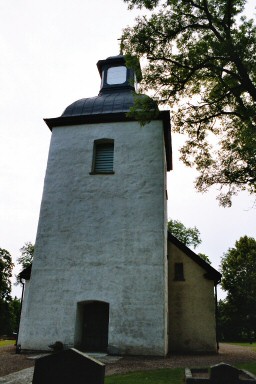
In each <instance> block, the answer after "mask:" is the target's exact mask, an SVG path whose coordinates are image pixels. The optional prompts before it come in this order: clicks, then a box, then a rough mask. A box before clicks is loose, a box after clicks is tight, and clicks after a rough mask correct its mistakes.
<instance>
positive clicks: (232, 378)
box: [210, 363, 240, 384]
mask: <svg viewBox="0 0 256 384" xmlns="http://www.w3.org/2000/svg"><path fill="white" fill-rule="evenodd" d="M239 373H240V370H239V369H237V368H235V367H232V366H231V365H228V364H223V363H221V364H217V365H214V366H213V367H211V373H210V382H211V383H214V384H215V383H216V384H227V383H230V384H231V383H232V384H238V383H239V382H240V380H239Z"/></svg>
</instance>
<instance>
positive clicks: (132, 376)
mask: <svg viewBox="0 0 256 384" xmlns="http://www.w3.org/2000/svg"><path fill="white" fill-rule="evenodd" d="M236 367H237V368H239V369H245V370H246V371H249V372H251V373H253V374H254V375H256V362H255V363H254V362H250V363H243V364H237V365H236ZM184 374H185V368H175V369H155V370H152V371H143V372H132V373H126V374H124V375H113V376H107V377H106V378H105V384H138V383H140V384H170V383H172V384H184Z"/></svg>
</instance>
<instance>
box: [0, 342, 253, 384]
mask: <svg viewBox="0 0 256 384" xmlns="http://www.w3.org/2000/svg"><path fill="white" fill-rule="evenodd" d="M27 357H28V356H26V355H15V350H14V348H13V347H12V348H10V347H8V348H0V376H1V377H0V384H31V382H32V377H33V365H34V362H33V360H29V359H28V358H27ZM250 361H254V362H255V361H256V352H255V351H254V350H253V349H251V348H249V347H239V346H235V345H230V344H220V351H219V354H217V355H196V356H195V355H175V356H174V355H171V356H168V357H166V358H160V357H159V358H158V357H137V356H136V357H123V358H121V359H119V360H117V359H115V358H114V359H113V358H111V357H110V359H109V361H108V362H107V363H106V375H107V376H108V375H112V374H118V373H126V372H132V371H138V370H149V369H157V368H185V367H206V366H211V365H214V364H217V363H220V362H225V363H228V364H231V365H235V364H236V363H242V362H250ZM26 367H27V368H26ZM24 368H26V369H24ZM8 371H9V372H8ZM16 371H18V372H16ZM7 372H8V373H10V372H12V373H10V374H8V375H7Z"/></svg>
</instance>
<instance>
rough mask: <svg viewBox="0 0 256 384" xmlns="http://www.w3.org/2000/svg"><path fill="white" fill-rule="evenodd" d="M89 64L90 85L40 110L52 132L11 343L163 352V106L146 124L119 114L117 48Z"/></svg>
mask: <svg viewBox="0 0 256 384" xmlns="http://www.w3.org/2000/svg"><path fill="white" fill-rule="evenodd" d="M97 66H98V70H99V73H100V76H101V79H102V82H101V89H100V93H99V95H98V96H96V97H93V98H87V99H82V100H78V101H76V102H74V103H73V104H71V105H70V106H68V107H67V108H66V110H65V111H64V113H63V114H62V116H61V117H58V118H53V119H46V120H45V121H46V124H47V125H48V127H49V128H50V129H51V131H52V138H51V144H50V150H49V157H48V165H47V170H46V176H45V184H44V191H43V197H42V203H41V211H40V218H39V224H38V231H37V239H36V245H35V256H34V261H33V267H32V272H31V278H30V281H28V282H27V284H26V289H25V297H24V305H23V310H22V318H21V324H20V332H19V340H18V343H19V344H20V345H21V349H24V350H25V349H33V350H47V349H48V345H49V344H51V343H54V342H55V341H61V342H63V343H64V344H65V345H66V346H68V347H70V346H75V347H77V348H80V349H81V350H84V351H108V352H109V353H117V354H143V355H165V354H166V353H167V350H168V346H167V340H168V336H167V332H168V330H167V329H168V324H167V318H168V313H167V311H168V297H167V296H168V294H167V228H166V226H167V217H166V171H167V170H169V169H170V167H171V147H170V146H171V143H170V126H169V113H168V112H167V111H163V112H160V113H159V116H158V118H156V119H154V120H152V121H151V122H150V123H148V124H146V125H145V126H141V125H140V123H139V122H137V121H136V120H134V119H132V118H128V117H127V112H128V111H129V108H130V107H131V106H132V105H133V103H134V85H135V76H134V71H133V70H132V69H129V68H127V67H126V65H125V58H124V56H122V55H119V56H114V57H109V58H108V59H106V60H100V61H99V62H98V63H97ZM141 97H143V96H141Z"/></svg>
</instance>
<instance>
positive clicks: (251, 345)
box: [228, 342, 256, 350]
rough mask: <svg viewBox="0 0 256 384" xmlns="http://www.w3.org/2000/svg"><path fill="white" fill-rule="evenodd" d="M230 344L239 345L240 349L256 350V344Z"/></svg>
mask: <svg viewBox="0 0 256 384" xmlns="http://www.w3.org/2000/svg"><path fill="white" fill-rule="evenodd" d="M228 344H233V345H239V346H240V347H250V348H252V349H254V350H256V343H251V344H250V343H237V342H232V343H228Z"/></svg>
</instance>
